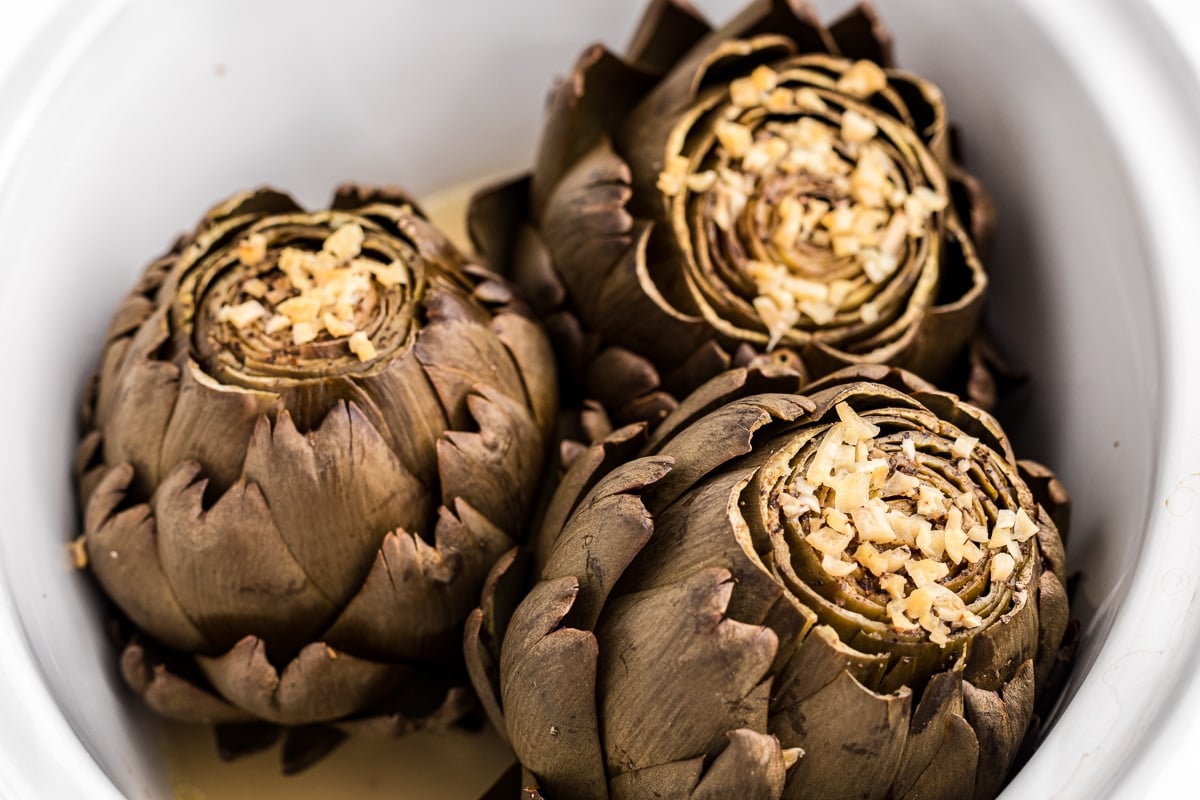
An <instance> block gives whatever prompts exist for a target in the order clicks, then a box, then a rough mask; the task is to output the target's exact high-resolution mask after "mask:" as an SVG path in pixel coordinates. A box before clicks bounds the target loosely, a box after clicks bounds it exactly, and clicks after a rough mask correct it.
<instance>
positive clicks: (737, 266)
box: [470, 0, 992, 423]
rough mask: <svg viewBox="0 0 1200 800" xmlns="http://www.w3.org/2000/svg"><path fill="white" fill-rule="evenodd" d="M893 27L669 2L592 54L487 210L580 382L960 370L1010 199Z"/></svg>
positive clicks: (492, 241) (634, 411)
mask: <svg viewBox="0 0 1200 800" xmlns="http://www.w3.org/2000/svg"><path fill="white" fill-rule="evenodd" d="M890 49H891V48H890V41H889V39H888V35H887V34H886V32H885V31H884V30H883V29H882V27H881V26H880V24H879V21H878V19H877V18H876V17H875V15H874V12H872V11H871V9H870V8H868V7H866V6H863V7H860V8H858V9H856V10H855V11H854V12H852V13H850V14H849V15H847V16H846V17H845V18H843V19H841V20H839V21H838V22H836V23H834V24H833V25H832V26H830V27H823V26H822V25H821V24H820V23H819V22H818V21H817V20H816V17H815V15H814V14H813V13H812V11H811V10H810V9H809V8H808V7H807V6H806V5H805V4H804V3H802V2H795V1H794V0H757V2H754V3H753V4H752V5H751V6H750V7H749V8H747V9H746V10H745V11H744V12H743V13H741V14H739V15H738V16H737V17H736V18H735V19H734V20H733V21H731V22H730V23H729V24H727V25H726V26H724V27H723V28H721V29H719V30H715V31H714V30H712V29H711V28H710V26H709V24H708V23H707V22H706V21H705V20H704V19H702V18H701V17H700V16H698V15H697V13H696V12H695V11H694V10H692V8H691V7H690V6H689V5H688V4H687V3H685V2H683V1H682V0H655V1H654V2H652V3H651V4H650V7H649V10H648V12H647V13H646V15H645V18H644V19H643V21H642V23H641V25H640V26H639V28H638V30H637V33H636V35H635V37H634V41H633V44H632V45H631V47H630V49H629V52H628V53H627V54H626V55H625V56H624V57H621V56H617V55H614V54H613V53H611V52H609V51H607V50H606V49H605V48H603V47H602V46H600V45H596V46H594V47H592V48H591V49H589V50H587V51H586V52H585V53H584V54H583V55H582V57H581V58H580V60H579V61H578V63H577V64H576V66H575V68H574V70H573V71H572V72H571V74H570V75H569V76H568V77H567V78H566V79H565V80H563V81H562V83H561V84H560V85H559V87H558V88H557V90H556V91H555V92H554V95H553V97H552V99H551V102H550V107H549V111H548V117H547V119H546V121H545V127H544V130H543V134H542V141H541V146H540V149H539V152H538V156H537V160H536V162H535V166H534V168H533V170H532V172H531V173H530V174H529V175H527V176H524V177H522V178H520V179H519V180H516V181H514V182H511V183H508V184H506V185H503V186H500V187H497V188H495V189H493V190H490V191H488V192H485V193H483V194H481V195H480V196H478V197H477V198H476V199H475V201H474V203H473V207H472V210H471V220H470V224H471V232H472V235H473V237H474V239H475V242H476V246H477V247H478V248H479V249H480V251H481V252H483V253H485V254H486V255H487V256H488V257H489V258H490V259H491V260H492V262H493V264H494V265H495V267H494V268H495V269H497V270H498V271H501V272H504V273H505V274H508V275H511V276H512V277H513V279H514V280H515V281H516V282H517V283H518V285H519V286H520V287H521V289H522V290H523V291H524V293H525V294H526V296H527V297H528V298H529V299H530V302H531V303H532V304H533V305H534V306H535V308H536V310H537V311H538V313H539V314H540V315H541V316H542V317H543V318H544V320H545V321H546V325H547V328H548V329H549V330H550V332H551V334H552V339H553V340H554V343H555V346H556V348H557V350H558V355H559V361H560V364H561V365H562V373H563V376H564V382H565V381H566V380H567V379H568V378H569V379H570V380H571V382H572V383H574V384H576V385H575V388H574V391H575V393H576V395H577V396H579V397H583V398H591V399H595V400H599V401H600V402H601V403H603V404H604V406H605V407H606V409H607V411H608V412H609V415H610V416H611V417H612V418H613V419H614V420H615V421H617V422H619V423H623V422H629V421H634V420H650V421H657V420H658V419H661V417H662V416H663V415H665V414H666V413H668V412H669V411H670V410H672V409H673V408H674V407H675V406H676V405H677V404H678V401H679V399H680V398H682V397H683V396H684V395H685V394H687V393H688V392H689V391H691V390H692V389H694V388H696V387H697V386H698V385H700V384H701V383H702V382H704V381H705V380H708V379H709V378H711V377H712V376H714V375H716V374H717V373H719V372H720V371H722V370H724V369H727V368H728V367H729V366H730V365H731V364H732V365H743V364H749V363H756V362H763V361H781V362H784V363H788V364H790V365H791V366H792V368H793V369H797V370H805V371H807V372H808V373H809V374H810V375H811V376H813V377H819V376H821V375H824V374H827V373H829V372H831V371H833V370H836V369H839V368H841V367H844V366H847V365H851V364H871V363H886V364H890V365H893V366H899V367H904V368H907V369H910V370H913V371H915V372H917V373H919V374H921V375H922V376H924V377H926V378H928V379H930V380H934V381H937V380H941V379H942V378H943V377H944V376H945V375H946V373H947V371H948V369H949V368H950V367H951V365H952V363H953V362H955V360H956V359H957V358H959V357H960V356H961V354H962V353H963V350H964V347H965V345H966V344H967V342H968V340H969V339H971V337H972V336H973V335H974V333H975V331H976V328H977V322H978V318H979V314H980V309H981V307H982V302H983V297H984V291H985V287H986V285H987V277H986V275H985V273H984V270H983V266H982V264H981V262H980V259H979V257H978V256H977V249H978V248H979V247H980V246H981V245H982V244H983V243H984V242H985V240H987V239H988V238H989V235H990V231H991V227H992V212H991V206H990V203H989V202H988V200H987V198H986V196H985V194H984V193H983V191H982V190H981V189H980V187H979V185H978V182H977V181H975V180H974V179H973V178H971V177H970V176H968V175H967V174H965V173H964V172H963V171H962V170H961V169H960V168H959V166H958V164H957V162H956V160H955V157H954V155H953V153H952V142H951V136H950V130H949V125H948V122H947V116H946V111H945V108H944V104H943V101H942V95H941V93H940V91H939V90H938V89H937V87H936V86H934V85H933V84H931V83H929V82H928V81H926V80H923V79H921V78H919V77H916V76H914V75H912V74H909V73H906V72H902V71H899V70H897V69H894V68H892V67H891V66H890ZM974 377H975V378H976V379H977V380H976V383H979V384H980V395H981V399H986V398H985V397H983V395H986V394H987V393H988V392H989V391H990V387H988V386H986V385H985V384H986V383H987V380H986V375H981V374H978V372H977V374H976V375H975V376H974ZM564 385H565V384H564Z"/></svg>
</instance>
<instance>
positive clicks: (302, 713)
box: [196, 636, 411, 725]
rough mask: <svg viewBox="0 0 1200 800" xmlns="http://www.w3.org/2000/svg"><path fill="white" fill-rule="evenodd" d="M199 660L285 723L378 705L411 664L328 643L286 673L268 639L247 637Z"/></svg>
mask: <svg viewBox="0 0 1200 800" xmlns="http://www.w3.org/2000/svg"><path fill="white" fill-rule="evenodd" d="M196 663H197V664H198V665H199V666H200V669H201V670H203V672H204V674H205V676H207V677H208V679H209V680H210V681H211V682H212V684H213V686H214V687H215V688H216V689H217V691H219V692H220V693H221V694H222V695H223V696H224V697H226V698H228V699H229V700H230V701H231V702H233V703H235V704H236V705H237V706H238V707H239V708H242V709H245V710H246V711H248V712H250V713H252V714H254V715H255V716H258V717H261V718H262V719H266V720H270V721H272V722H276V723H279V724H281V725H304V724H310V723H314V722H326V721H329V720H335V719H337V718H339V717H344V716H346V715H348V714H353V713H354V712H356V711H359V710H361V709H364V708H368V707H370V706H371V705H372V704H375V703H378V702H379V701H380V700H382V699H383V698H385V697H386V696H387V695H388V694H389V693H391V692H393V691H394V690H395V688H396V687H397V686H398V685H399V684H401V683H402V682H403V680H404V679H405V677H406V676H407V675H408V674H409V673H411V668H408V667H404V666H401V665H396V664H382V663H378V662H374V661H368V660H366V659H361V658H356V657H355V656H352V655H350V654H349V653H343V652H339V651H337V650H334V649H333V648H332V647H329V646H328V645H326V644H325V643H323V642H314V643H312V644H309V645H307V646H305V647H304V648H303V649H302V650H301V651H300V653H299V654H298V655H297V656H296V657H295V658H294V659H293V660H292V661H290V662H289V663H288V664H287V666H286V667H285V668H284V670H283V673H282V674H280V673H279V672H278V671H277V670H276V668H275V667H274V666H272V664H271V662H270V661H268V660H267V647H266V644H265V643H264V642H263V640H262V639H260V638H258V637H255V636H247V637H245V638H244V639H242V640H241V641H239V642H238V643H237V644H236V645H234V646H233V647H232V648H231V649H230V650H229V651H228V652H226V653H224V654H222V655H219V656H215V657H209V656H197V657H196Z"/></svg>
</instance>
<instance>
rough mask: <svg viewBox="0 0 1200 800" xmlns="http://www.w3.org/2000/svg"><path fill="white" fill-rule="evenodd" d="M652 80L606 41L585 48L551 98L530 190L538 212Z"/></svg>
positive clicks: (537, 212) (550, 202) (532, 203)
mask: <svg viewBox="0 0 1200 800" xmlns="http://www.w3.org/2000/svg"><path fill="white" fill-rule="evenodd" d="M652 82H653V79H652V77H651V76H649V75H647V74H646V73H644V72H642V71H641V70H639V69H637V68H636V67H633V66H631V65H630V64H628V63H626V62H625V61H623V60H622V59H621V58H619V57H618V56H615V55H613V54H612V53H611V52H609V50H608V49H607V48H605V47H604V46H602V45H593V46H591V47H589V48H588V49H587V50H585V51H584V52H583V54H582V55H581V56H580V57H579V60H578V61H577V62H576V64H575V67H574V69H572V71H571V75H570V76H569V77H568V78H567V79H566V80H565V81H563V82H562V84H561V85H560V86H559V88H558V90H557V91H556V92H555V93H554V94H553V96H552V97H551V99H550V106H549V109H548V110H547V116H546V124H545V126H544V128H543V131H542V141H541V143H540V144H539V145H538V153H537V157H536V159H535V161H534V164H535V167H534V173H533V183H532V186H531V189H532V191H531V193H530V194H531V205H532V208H533V211H534V212H535V213H536V214H540V213H541V211H542V210H543V209H544V208H546V207H547V205H548V204H551V205H552V204H553V200H548V197H549V196H550V192H551V190H552V189H553V187H554V185H555V184H556V183H558V181H559V178H560V177H561V176H562V174H563V173H564V171H565V170H566V168H567V167H568V166H569V165H571V164H572V163H574V162H575V161H576V159H578V158H579V156H580V155H582V154H583V153H585V152H586V151H587V150H588V149H589V148H591V147H592V146H593V145H594V144H595V143H596V142H597V141H599V140H600V139H601V138H603V137H604V136H605V135H606V134H607V132H608V131H610V130H611V129H612V126H613V125H615V124H616V123H617V122H618V121H619V120H620V119H621V117H622V116H623V115H624V113H625V112H626V111H627V110H628V109H629V108H631V107H632V106H633V104H634V103H635V102H636V101H637V100H638V98H640V97H641V95H642V94H643V93H644V92H645V91H646V89H648V88H649V87H650V85H651V83H652Z"/></svg>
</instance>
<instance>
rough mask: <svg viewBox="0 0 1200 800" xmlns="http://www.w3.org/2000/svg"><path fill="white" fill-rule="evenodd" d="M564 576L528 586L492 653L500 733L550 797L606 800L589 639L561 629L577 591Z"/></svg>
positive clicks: (573, 581) (593, 652)
mask: <svg viewBox="0 0 1200 800" xmlns="http://www.w3.org/2000/svg"><path fill="white" fill-rule="evenodd" d="M578 587H579V584H578V581H577V579H576V578H574V577H573V576H566V577H563V578H558V579H555V580H552V581H544V582H542V583H539V584H538V585H536V586H535V587H534V588H533V589H532V590H531V591H530V593H529V595H528V596H527V597H526V598H525V600H524V601H523V602H522V603H521V605H520V606H518V608H517V610H516V612H515V613H514V614H513V618H512V622H511V624H510V626H509V629H508V634H507V635H506V636H505V639H504V646H503V649H502V651H501V656H500V691H501V696H502V698H503V703H504V713H505V719H506V727H507V731H508V736H509V739H510V741H511V742H512V744H513V749H514V750H515V751H516V753H517V757H518V758H520V760H521V763H522V764H524V765H525V767H526V768H528V769H529V770H531V771H532V772H533V773H535V774H536V775H537V777H538V780H539V783H541V785H542V786H543V787H544V788H545V789H546V793H547V795H548V796H550V797H589V798H593V797H594V798H605V797H607V796H608V792H607V788H606V778H605V772H604V762H603V759H602V754H601V745H600V736H599V727H598V719H597V707H596V660H597V644H596V638H595V637H594V636H593V635H592V634H591V633H588V632H586V631H579V630H575V629H573V628H562V627H560V625H561V624H562V620H563V618H564V617H565V616H566V615H567V614H568V613H569V612H570V609H571V605H572V604H573V603H574V600H575V596H576V594H577V592H578Z"/></svg>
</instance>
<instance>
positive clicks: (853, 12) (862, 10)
mask: <svg viewBox="0 0 1200 800" xmlns="http://www.w3.org/2000/svg"><path fill="white" fill-rule="evenodd" d="M829 35H830V36H831V37H833V40H834V42H835V43H836V44H837V49H838V52H839V53H841V54H842V55H843V56H845V57H846V58H853V59H856V60H858V59H866V60H867V61H874V62H875V63H876V64H879V65H880V66H883V67H890V66H891V65H892V34H891V33H890V32H889V31H888V29H887V28H886V27H884V25H883V20H882V19H880V18H879V12H877V11H876V10H875V8H874V6H872V5H870V4H869V3H859V4H858V5H856V6H855V7H854V8H852V9H850V10H849V11H847V12H846V13H845V14H844V15H842V17H841V18H840V19H837V20H835V21H834V22H833V23H831V24H830V25H829Z"/></svg>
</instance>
